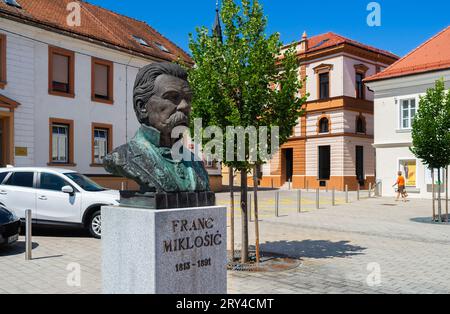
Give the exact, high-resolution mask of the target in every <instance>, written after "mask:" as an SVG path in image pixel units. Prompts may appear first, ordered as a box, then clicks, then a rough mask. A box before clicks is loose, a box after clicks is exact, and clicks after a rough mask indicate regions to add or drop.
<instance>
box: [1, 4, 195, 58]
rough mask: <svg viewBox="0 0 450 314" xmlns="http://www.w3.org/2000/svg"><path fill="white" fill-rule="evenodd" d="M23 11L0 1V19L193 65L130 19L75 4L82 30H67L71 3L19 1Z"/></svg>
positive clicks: (157, 35)
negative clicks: (79, 14)
mask: <svg viewBox="0 0 450 314" xmlns="http://www.w3.org/2000/svg"><path fill="white" fill-rule="evenodd" d="M18 2H19V3H20V5H21V6H22V9H19V8H16V7H13V6H10V5H7V4H5V2H4V1H1V0H0V17H5V18H10V19H15V20H18V21H19V22H22V23H25V24H32V25H36V26H40V27H44V28H47V29H50V30H52V31H56V32H61V33H63V34H65V35H69V36H74V37H77V38H80V39H84V40H90V41H92V40H94V41H96V42H97V43H99V44H105V43H106V44H107V45H108V46H110V47H112V48H115V49H120V50H122V51H126V52H130V53H133V54H136V55H141V56H143V57H146V58H151V59H157V60H167V61H175V60H177V59H178V58H181V59H183V60H185V61H187V62H189V63H191V62H192V60H191V59H190V57H189V55H188V54H187V53H186V52H184V51H183V50H182V49H181V48H179V47H178V46H176V45H175V44H174V43H173V42H171V41H170V40H168V39H167V38H165V37H164V36H163V35H161V34H160V33H158V32H157V31H156V30H155V29H153V28H152V27H150V26H149V25H147V24H146V23H145V22H141V21H138V20H135V19H132V18H130V17H126V16H123V15H120V14H117V13H114V12H112V11H109V10H106V9H104V8H101V7H98V6H95V5H92V4H89V3H87V2H84V1H78V2H79V4H80V6H81V26H78V27H77V26H73V27H71V26H69V25H68V24H67V22H66V20H67V16H68V15H69V13H70V12H69V11H68V10H67V4H68V3H69V2H73V0H18ZM133 35H135V36H138V37H140V38H142V39H144V40H145V41H146V42H147V43H148V44H149V45H150V47H146V46H143V45H141V44H139V43H138V42H137V41H136V40H135V39H134V38H133ZM155 43H158V44H161V45H163V46H165V47H166V48H167V49H168V50H169V51H170V53H167V52H164V51H162V50H161V49H159V48H158V47H157V46H156V44H155Z"/></svg>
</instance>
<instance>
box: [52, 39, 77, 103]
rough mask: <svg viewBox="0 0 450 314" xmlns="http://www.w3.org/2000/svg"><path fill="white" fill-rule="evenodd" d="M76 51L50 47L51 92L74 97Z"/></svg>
mask: <svg viewBox="0 0 450 314" xmlns="http://www.w3.org/2000/svg"><path fill="white" fill-rule="evenodd" d="M74 63H75V56H74V53H73V52H71V51H68V50H64V49H61V48H56V47H50V48H49V74H48V77H49V93H50V94H52V95H57V96H65V97H74V85H75V82H74V80H75V79H74V73H75V72H74V71H75V64H74Z"/></svg>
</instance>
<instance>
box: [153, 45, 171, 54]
mask: <svg viewBox="0 0 450 314" xmlns="http://www.w3.org/2000/svg"><path fill="white" fill-rule="evenodd" d="M155 45H156V47H158V49H159V50H161V51H163V52H166V53H170V51H169V49H167V47H166V46H164V45H163V44H160V43H157V42H155Z"/></svg>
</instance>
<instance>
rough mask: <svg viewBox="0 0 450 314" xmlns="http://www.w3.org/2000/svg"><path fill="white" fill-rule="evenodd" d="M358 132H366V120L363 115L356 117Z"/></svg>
mask: <svg viewBox="0 0 450 314" xmlns="http://www.w3.org/2000/svg"><path fill="white" fill-rule="evenodd" d="M356 133H366V121H365V119H364V117H363V116H359V117H357V118H356Z"/></svg>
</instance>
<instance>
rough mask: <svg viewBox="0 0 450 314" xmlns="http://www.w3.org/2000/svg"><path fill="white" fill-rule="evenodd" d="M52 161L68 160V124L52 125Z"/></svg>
mask: <svg viewBox="0 0 450 314" xmlns="http://www.w3.org/2000/svg"><path fill="white" fill-rule="evenodd" d="M52 133H53V141H52V151H53V153H52V161H53V162H62V163H67V162H69V126H68V125H56V124H55V125H53V127H52Z"/></svg>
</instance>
